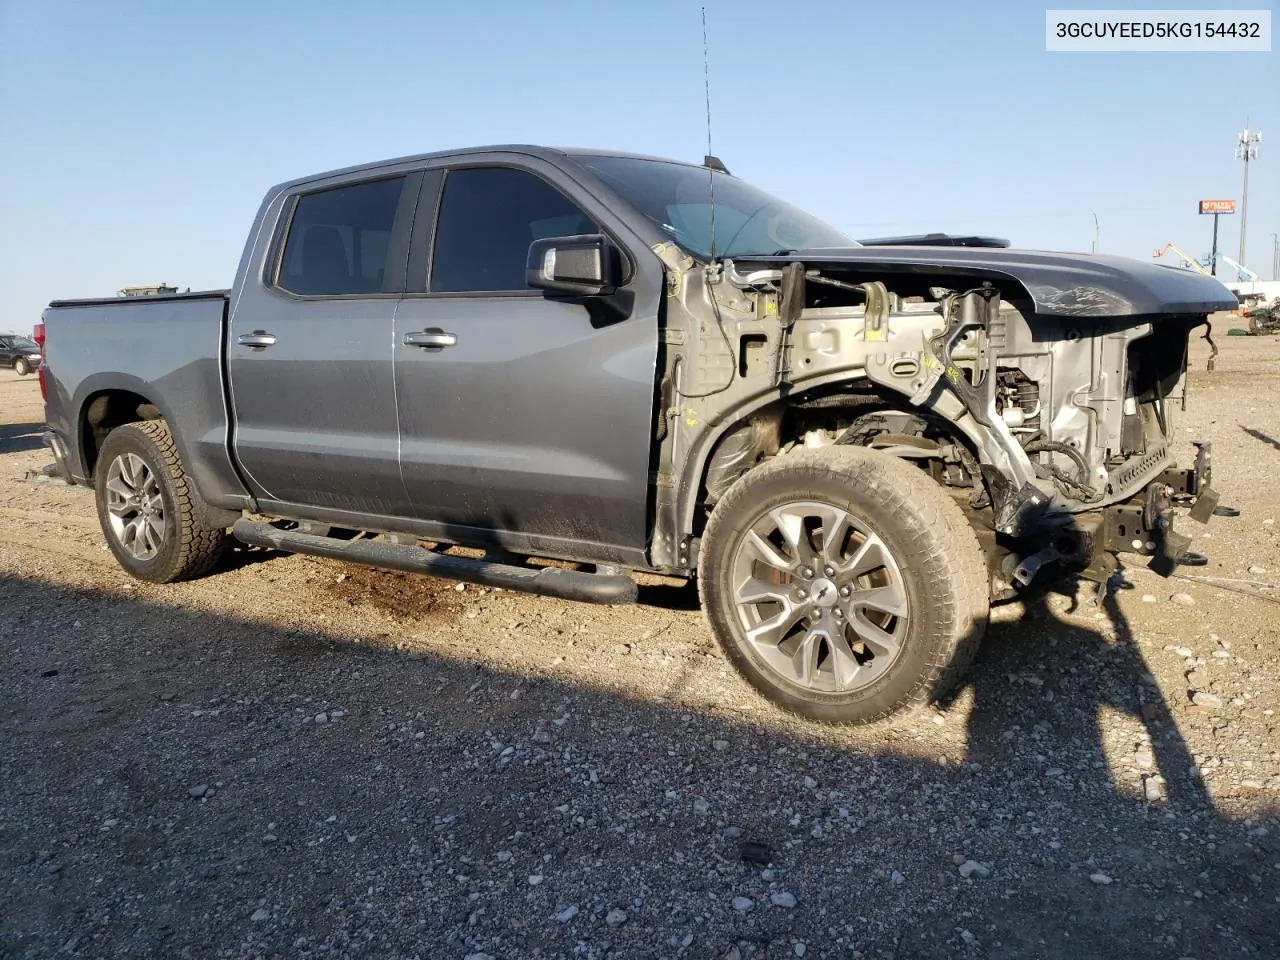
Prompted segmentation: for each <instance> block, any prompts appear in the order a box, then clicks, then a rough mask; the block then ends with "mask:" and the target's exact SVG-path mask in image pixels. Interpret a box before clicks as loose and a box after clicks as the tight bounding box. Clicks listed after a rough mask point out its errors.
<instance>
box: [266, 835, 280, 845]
mask: <svg viewBox="0 0 1280 960" xmlns="http://www.w3.org/2000/svg"><path fill="white" fill-rule="evenodd" d="M279 839H280V838H279V837H277V836H276V835H275V834H274V833H264V834H263V835H262V842H263V843H275V842H276V841H277V840H279Z"/></svg>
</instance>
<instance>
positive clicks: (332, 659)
mask: <svg viewBox="0 0 1280 960" xmlns="http://www.w3.org/2000/svg"><path fill="white" fill-rule="evenodd" d="M1219 329H1220V330H1221V327H1220V328H1219ZM1219 343H1220V345H1221V347H1222V354H1221V356H1220V357H1219V358H1218V361H1217V370H1216V371H1215V372H1214V373H1212V374H1206V373H1205V372H1204V368H1205V362H1204V361H1205V357H1206V352H1205V349H1204V345H1203V344H1202V343H1201V342H1200V341H1196V342H1195V344H1194V348H1193V363H1194V367H1195V370H1196V373H1195V375H1194V378H1193V382H1192V388H1191V403H1190V409H1189V410H1188V412H1187V413H1186V414H1184V415H1182V418H1181V422H1180V424H1179V428H1178V429H1179V438H1180V440H1186V441H1189V440H1190V439H1193V438H1199V437H1210V438H1212V439H1213V440H1214V443H1215V452H1216V457H1215V467H1216V471H1215V486H1216V487H1218V489H1219V490H1220V491H1221V493H1222V495H1223V502H1224V503H1230V504H1232V505H1235V506H1238V507H1240V508H1241V509H1242V510H1243V516H1241V517H1240V518H1238V519H1217V520H1215V521H1214V523H1213V524H1212V525H1211V526H1210V527H1208V528H1201V527H1197V528H1196V529H1195V530H1194V533H1195V535H1196V537H1197V544H1198V545H1200V548H1201V549H1203V550H1204V551H1205V552H1206V553H1208V554H1209V555H1210V558H1211V560H1210V564H1209V566H1208V567H1205V568H1199V569H1195V570H1189V571H1187V572H1188V573H1190V574H1193V575H1197V576H1204V575H1207V576H1212V577H1219V578H1232V582H1230V583H1222V584H1220V585H1219V586H1211V585H1210V584H1208V583H1206V582H1203V581H1192V580H1181V579H1175V580H1161V579H1160V578H1158V577H1156V576H1154V575H1152V574H1150V573H1149V572H1147V571H1146V570H1144V569H1142V568H1140V567H1129V568H1127V569H1126V570H1125V572H1124V582H1123V583H1122V584H1121V585H1120V589H1118V590H1117V591H1116V592H1115V593H1114V594H1113V595H1112V596H1111V597H1110V598H1109V599H1108V600H1107V602H1106V603H1105V604H1104V605H1103V607H1101V608H1098V607H1094V606H1091V605H1089V604H1088V602H1087V601H1085V600H1084V599H1083V598H1084V594H1083V593H1082V594H1080V596H1077V595H1076V593H1075V591H1074V589H1070V590H1067V589H1066V588H1064V590H1065V592H1055V591H1050V592H1047V593H1044V594H1043V595H1040V596H1037V597H1035V598H1034V599H1031V600H1028V601H1027V602H1026V603H1025V604H1013V605H1008V606H1005V607H1002V608H1001V609H1000V610H999V611H998V613H997V620H998V622H997V623H996V624H995V625H993V627H992V630H991V632H990V635H989V639H988V641H987V642H986V644H985V645H984V647H983V649H982V652H981V653H980V655H979V660H978V663H977V665H976V667H975V669H974V671H973V673H972V675H971V678H970V682H969V684H968V685H967V686H966V687H965V688H964V689H963V690H962V691H961V692H960V693H959V695H958V696H957V697H956V698H955V699H954V700H953V701H951V702H949V703H946V704H943V705H941V706H940V707H939V708H938V709H936V710H932V709H931V710H929V711H927V712H926V713H924V714H923V715H921V716H918V717H916V718H914V719H912V720H910V721H907V722H902V723H898V724H895V725H892V726H889V727H880V728H874V729H861V730H846V729H832V728H824V727H817V726H814V725H811V724H807V723H804V722H801V721H798V720H796V719H793V718H791V717H788V716H784V715H782V714H779V713H778V712H777V711H775V710H773V709H772V708H771V707H769V706H768V705H767V704H765V703H764V702H763V701H761V700H760V699H759V698H757V697H756V696H755V695H754V694H752V693H751V692H750V691H749V689H748V688H747V687H746V685H745V684H744V683H742V682H740V681H739V680H738V679H737V678H736V677H735V676H734V675H733V674H732V672H731V671H730V669H729V668H728V665H727V664H726V662H725V661H724V660H723V659H722V658H721V657H720V656H719V654H718V652H717V651H716V649H715V648H714V646H713V644H712V642H711V640H710V638H709V636H708V634H707V632H706V630H705V629H704V627H703V625H702V621H701V616H700V614H699V613H698V612H697V609H696V604H695V601H694V598H693V597H692V596H691V594H690V591H689V590H686V589H681V588H680V587H679V586H678V585H676V584H674V583H673V582H666V581H661V580H657V579H654V580H650V581H647V582H646V584H645V585H644V590H643V594H642V602H641V604H639V605H637V606H635V607H630V608H603V609H602V608H595V607H590V606H581V605H573V604H569V603H561V602H556V601H553V600H544V599H540V598H531V597H526V596H521V595H517V594H511V593H505V592H499V591H486V590H482V589H476V588H474V587H470V586H468V587H466V588H465V589H462V588H460V587H457V586H455V585H453V584H449V583H444V582H440V581H432V580H426V579H421V578H414V577H409V576H402V575H397V574H391V573H382V572H376V571H371V570H366V569H362V568H355V567H347V566H343V565H341V564H338V563H335V562H330V561H324V560H317V559H311V558H306V557H282V556H278V555H274V554H270V553H265V552H257V551H242V552H239V553H237V554H235V555H234V556H233V557H232V558H230V559H229V561H228V562H227V564H226V565H225V569H224V570H223V572H221V573H220V574H219V575H217V576H215V577H212V578H209V579H206V580H202V581H198V582H195V583H190V584H182V585H177V586H170V587H153V586H150V585H146V584H140V583H135V582H133V581H130V580H128V579H127V578H126V577H125V576H124V574H123V573H122V572H121V571H120V570H119V569H118V568H117V567H116V566H115V564H114V562H113V561H112V559H111V556H110V554H109V553H107V552H106V548H105V546H104V545H103V544H102V540H101V535H100V533H99V531H98V528H97V522H96V519H95V516H94V511H93V503H92V498H91V496H89V495H88V494H87V493H86V492H84V491H82V490H78V489H75V488H66V487H62V486H56V485H50V484H34V483H29V482H25V481H24V480H23V476H24V473H25V471H26V470H28V469H33V468H37V467H38V466H39V465H41V464H42V463H44V462H45V460H46V459H47V458H46V457H45V456H44V453H43V451H42V450H41V449H40V447H39V443H38V430H39V426H38V424H39V421H40V420H41V408H40V405H39V391H38V388H37V386H36V383H35V381H34V378H28V379H25V380H18V379H17V378H15V377H13V375H12V374H9V373H0V424H3V425H0V490H2V491H3V499H2V503H3V505H2V506H0V603H2V604H3V611H4V617H3V619H2V621H0V642H2V649H3V651H4V653H3V670H0V898H2V899H0V957H55V956H59V957H60V956H74V957H95V958H96V957H116V956H126V955H127V956H138V957H144V956H155V957H290V958H293V957H297V958H305V957H334V956H342V957H404V958H410V957H420V958H437V957H440V958H457V960H464V958H470V960H484V958H486V957H490V958H495V960H505V958H517V957H520V958H523V957H546V958H551V957H606V956H608V957H654V958H657V957H664V958H665V957H690V958H697V957H736V958H739V960H745V958H751V957H770V958H775V957H777V958H780V957H800V956H811V957H866V958H873V957H874V958H890V957H896V958H916V957H957V956H958V957H1051V958H1072V960H1079V958H1086V957H1089V958H1092V957H1099V958H1110V957H1115V958H1125V960H1130V958H1134V957H1171V958H1181V957H1211V956H1212V957H1217V956H1223V955H1233V956H1235V955H1241V956H1258V957H1276V956H1280V894H1278V891H1280V816H1278V815H1277V811H1278V810H1280V753H1278V752H1277V750H1280V741H1278V740H1277V730H1276V723H1277V719H1276V716H1275V714H1274V711H1275V710H1280V704H1278V703H1277V700H1278V699H1280V697H1278V696H1277V690H1278V689H1280V685H1278V681H1280V609H1278V608H1277V598H1280V590H1278V589H1276V588H1275V587H1274V586H1268V585H1273V584H1276V583H1278V582H1280V532H1278V531H1277V528H1276V525H1275V523H1274V520H1275V519H1276V515H1277V514H1280V506H1277V499H1278V498H1277V493H1278V492H1280V484H1278V483H1277V481H1276V479H1275V478H1276V476H1277V473H1278V472H1280V403H1277V400H1278V399H1280V389H1278V387H1280V343H1278V342H1277V341H1276V340H1275V339H1267V340H1259V339H1253V338H1248V339H1244V338H1230V339H1228V338H1225V337H1222V338H1220V339H1219ZM1190 449H1191V448H1190V445H1189V443H1187V444H1186V445H1185V449H1184V450H1183V451H1181V452H1182V454H1183V456H1184V460H1189V452H1190ZM1188 529H1190V526H1188ZM1243 581H1249V582H1247V583H1246V582H1243ZM1223 586H1230V587H1233V588H1236V589H1237V590H1243V591H1246V592H1244V593H1241V592H1227V591H1226V590H1224V589H1221V587H1223ZM1248 591H1252V592H1253V595H1251V594H1250V593H1249V592H1248Z"/></svg>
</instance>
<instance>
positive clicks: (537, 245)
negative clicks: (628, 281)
mask: <svg viewBox="0 0 1280 960" xmlns="http://www.w3.org/2000/svg"><path fill="white" fill-rule="evenodd" d="M525 281H526V282H527V283H528V284H529V286H531V287H533V288H534V289H535V290H545V291H547V292H548V293H558V294H561V295H563V296H570V297H608V296H612V295H613V294H614V293H616V292H617V290H618V287H619V286H620V285H621V283H622V252H621V251H620V250H619V249H618V248H617V247H615V246H614V245H613V244H612V243H610V242H609V241H608V239H607V238H605V237H604V236H603V235H601V234H598V233H587V234H580V235H578V236H573V237H547V238H546V239H544V240H535V241H533V243H532V244H530V245H529V259H528V261H527V262H526V264H525Z"/></svg>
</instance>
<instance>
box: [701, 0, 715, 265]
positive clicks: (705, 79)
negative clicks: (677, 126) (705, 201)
mask: <svg viewBox="0 0 1280 960" xmlns="http://www.w3.org/2000/svg"><path fill="white" fill-rule="evenodd" d="M702 85H703V91H704V94H705V96H706V102H707V156H706V159H705V160H703V163H705V164H706V167H707V185H708V187H709V188H710V201H711V260H712V262H713V263H714V262H715V259H716V175H715V169H714V167H713V166H712V164H713V163H714V162H715V154H714V153H712V150H711V60H710V57H709V56H708V53H707V8H706V7H703V8H702Z"/></svg>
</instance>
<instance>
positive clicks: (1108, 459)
mask: <svg viewBox="0 0 1280 960" xmlns="http://www.w3.org/2000/svg"><path fill="white" fill-rule="evenodd" d="M924 240H925V241H927V242H926V243H924V244H922V245H918V246H911V245H902V244H901V242H900V241H877V242H876V243H875V245H868V246H860V245H859V244H857V243H856V242H854V241H852V240H850V239H849V238H848V237H846V236H845V235H844V234H842V233H840V232H839V231H837V230H836V229H834V228H832V227H830V226H828V225H826V224H825V223H823V222H821V221H820V220H818V219H816V218H814V217H813V216H810V215H809V214H806V213H804V212H802V211H800V210H798V209H796V208H794V207H792V206H790V205H789V204H787V203H784V202H782V201H781V200H778V199H776V198H774V197H772V196H770V195H768V194H767V193H764V192H763V191H761V190H758V189H756V188H755V187H752V186H750V185H748V184H746V183H744V182H742V181H741V180H739V179H737V178H735V177H733V176H731V175H729V173H728V172H727V171H726V170H724V168H723V165H722V164H720V163H719V161H716V160H715V159H714V158H710V157H709V158H707V160H706V161H705V163H704V165H702V166H695V165H690V164H682V163H676V162H671V161H666V160H657V159H652V158H646V157H638V156H628V155H619V154H608V153H603V152H596V151H585V150H584V151H572V150H553V149H546V148H538V147H524V146H515V147H491V148H483V149H475V150H467V151H461V152H451V153H441V154H429V155H424V156H417V157H410V158H405V159H400V160H394V161H390V162H386V163H380V164H374V165H370V166H364V167H358V168H353V169H348V170H341V171H338V172H334V173H328V174H324V175H320V176H315V177H309V178H306V179H303V180H297V181H294V182H291V183H286V184H283V185H281V186H278V187H276V188H274V189H272V190H271V191H270V192H269V193H268V195H267V197H266V200H265V201H264V202H263V204H262V207H261V209H260V211H259V213H258V216H257V219H256V221H255V223H254V225H253V228H252V231H251V232H250V234H249V238H248V242H247V244H246V246H245V249H244V255H243V258H242V260H241V263H240V267H239V271H238V273H237V275H236V278H235V284H234V287H233V288H232V289H231V290H230V291H229V292H223V291H220V292H212V293H204V294H181V295H173V296H158V297H151V298H147V299H145V300H77V301H59V302H55V303H53V304H51V305H50V307H49V309H48V310H47V311H46V313H45V315H44V318H43V319H44V329H43V330H42V331H41V333H42V335H43V336H44V338H45V358H46V365H45V368H44V369H43V370H42V371H41V374H42V385H43V386H44V387H45V388H46V390H47V393H46V402H47V417H48V423H49V427H50V432H49V434H48V435H47V442H48V443H49V445H50V446H51V448H52V450H53V453H54V456H55V461H56V464H57V467H58V469H59V470H60V471H61V472H62V474H63V475H64V476H65V477H66V478H67V479H68V480H69V481H70V482H73V483H79V484H92V485H94V486H95V488H96V492H97V502H98V513H99V516H100V519H101V522H102V529H103V532H104V534H105V536H106V540H107V542H108V544H109V545H110V547H111V550H112V551H113V552H114V554H115V556H116V558H117V559H118V560H119V562H120V564H121V565H122V566H123V567H124V568H125V569H126V570H127V571H128V572H129V573H131V574H132V575H134V576H136V577H139V578H142V579H145V580H150V581H153V582H169V581H174V580H180V579H183V578H189V577H195V576H199V575H202V574H205V573H208V572H210V571H211V570H212V569H213V568H214V567H215V565H216V564H217V561H218V558H219V556H220V554H221V552H222V550H223V548H224V545H225V543H226V542H227V540H228V538H229V537H235V538H238V539H239V540H241V541H243V542H245V543H247V544H253V545H258V546H261V547H268V548H274V549H279V550H284V551H293V552H300V553H308V554H314V555H320V556H327V557H335V558H338V559H341V560H346V561H350V562H355V563H366V564H370V565H374V566H381V567H386V568H394V569H398V570H409V571H415V572H419V573H423V574H430V575H434V576H443V577H452V578H457V579H462V580H468V581H471V582H477V583H485V584H490V585H495V586H499V587H503V588H511V589H518V590H528V591H531V592H534V593H540V594H543V595H550V596H556V597H561V598H566V599H572V600H586V601H594V602H599V603H611V604H620V603H627V602H631V601H634V600H635V599H636V597H637V585H636V582H635V580H634V579H633V577H632V573H633V572H636V571H640V572H650V573H659V574H666V575H669V576H675V577H681V578H687V579H694V578H696V579H697V582H698V586H699V589H700V594H701V601H702V605H703V608H704V610H705V612H706V617H707V620H708V621H709V623H710V625H711V629H712V630H713V632H714V633H715V636H716V638H717V639H718V641H719V643H720V644H721V645H722V647H723V649H724V651H725V653H726V654H727V656H728V657H729V659H730V660H731V661H732V662H733V663H734V664H735V666H736V667H737V668H738V670H739V671H741V673H742V674H743V676H744V677H745V678H746V679H747V680H748V681H749V682H750V683H751V684H753V685H754V686H755V687H756V688H757V689H758V690H760V691H761V692H762V693H763V694H764V695H765V696H767V697H769V698H770V699H772V700H773V701H774V702H776V703H777V704H779V705H781V706H783V707H785V708H787V709H789V710H793V711H796V712H798V713H801V714H804V715H806V716H808V717H812V718H816V719H819V720H824V721H833V722H867V721H871V720H875V719H877V718H880V717H884V716H887V715H889V714H892V713H895V712H897V711H900V710H903V709H905V708H908V707H911V706H914V705H918V704H921V703H924V702H927V701H928V700H929V699H930V698H933V697H937V696H939V695H941V694H943V693H944V692H946V691H947V690H948V688H950V687H952V686H953V685H954V684H955V683H956V682H957V681H958V680H959V678H960V677H961V676H962V675H963V672H964V669H965V667H966V666H967V664H968V663H969V661H970V659H971V658H972V656H973V653H974V651H975V649H976V647H977V644H978V642H979V640H980V638H981V636H982V633H983V630H984V627H985V624H986V620H987V614H988V609H989V605H990V603H991V602H992V601H993V600H998V599H1001V598H1005V597H1008V596H1011V595H1012V594H1013V593H1014V592H1016V591H1017V590H1019V589H1021V588H1023V587H1025V586H1027V585H1028V584H1030V583H1031V582H1032V581H1034V580H1035V579H1036V578H1037V577H1049V576H1051V575H1056V574H1058V573H1061V572H1063V571H1072V570H1074V571H1077V572H1080V573H1082V574H1083V575H1084V576H1085V577H1089V578H1092V579H1094V580H1096V581H1097V582H1099V583H1100V584H1105V582H1106V580H1107V578H1108V576H1109V575H1110V573H1111V572H1112V571H1113V570H1114V569H1115V564H1116V561H1115V558H1114V555H1115V554H1116V553H1117V552H1129V553H1133V554H1137V555H1140V556H1142V557H1145V558H1149V559H1150V562H1152V563H1153V564H1154V565H1155V566H1156V567H1157V568H1159V569H1160V570H1162V571H1164V572H1168V571H1169V570H1171V569H1172V568H1173V566H1174V565H1175V564H1177V563H1179V562H1180V561H1186V560H1189V559H1190V558H1189V556H1187V555H1186V548H1187V546H1188V545H1189V541H1188V538H1187V537H1185V536H1184V535H1182V534H1180V533H1178V532H1175V529H1174V520H1175V516H1176V515H1177V514H1178V512H1179V510H1181V509H1189V511H1190V514H1191V516H1192V517H1193V518H1195V519H1197V520H1207V519H1208V517H1209V515H1211V514H1212V513H1213V511H1214V506H1215V500H1216V496H1215V494H1214V492H1213V491H1212V489H1211V488H1210V487H1209V446H1208V445H1207V444H1205V445H1202V446H1201V447H1200V455H1199V457H1197V459H1196V463H1195V464H1194V466H1193V467H1191V468H1189V469H1177V468H1176V467H1175V465H1174V463H1173V461H1172V457H1171V443H1172V438H1173V427H1172V419H1173V415H1174V409H1175V407H1178V406H1179V405H1180V404H1182V403H1184V402H1185V387H1184V383H1185V374H1186V369H1187V347H1188V339H1189V335H1190V332H1191V331H1192V330H1193V329H1194V328H1196V327H1197V326H1200V325H1202V324H1204V323H1206V320H1207V316H1208V315H1209V314H1210V313H1212V312H1214V311H1218V310H1226V309H1230V308H1232V307H1233V306H1234V305H1235V299H1234V298H1233V297H1232V295H1231V294H1230V293H1229V292H1228V291H1227V290H1226V288H1225V287H1223V286H1222V285H1221V284H1219V283H1217V282H1216V281H1214V280H1211V279H1208V278H1205V277H1202V276H1199V275H1195V274H1192V273H1188V272H1184V271H1179V270H1174V269H1170V268H1166V267H1161V266H1157V265H1153V264H1149V263H1139V262H1136V261H1132V260H1126V259H1121V258H1116V257H1104V256H1084V255H1068V254H1057V253H1042V252H1026V251H1018V250H1010V249H1005V248H1004V247H1003V246H1001V245H999V244H977V245H966V244H956V245H948V244H939V243H937V242H934V241H933V240H931V239H930V238H924Z"/></svg>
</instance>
